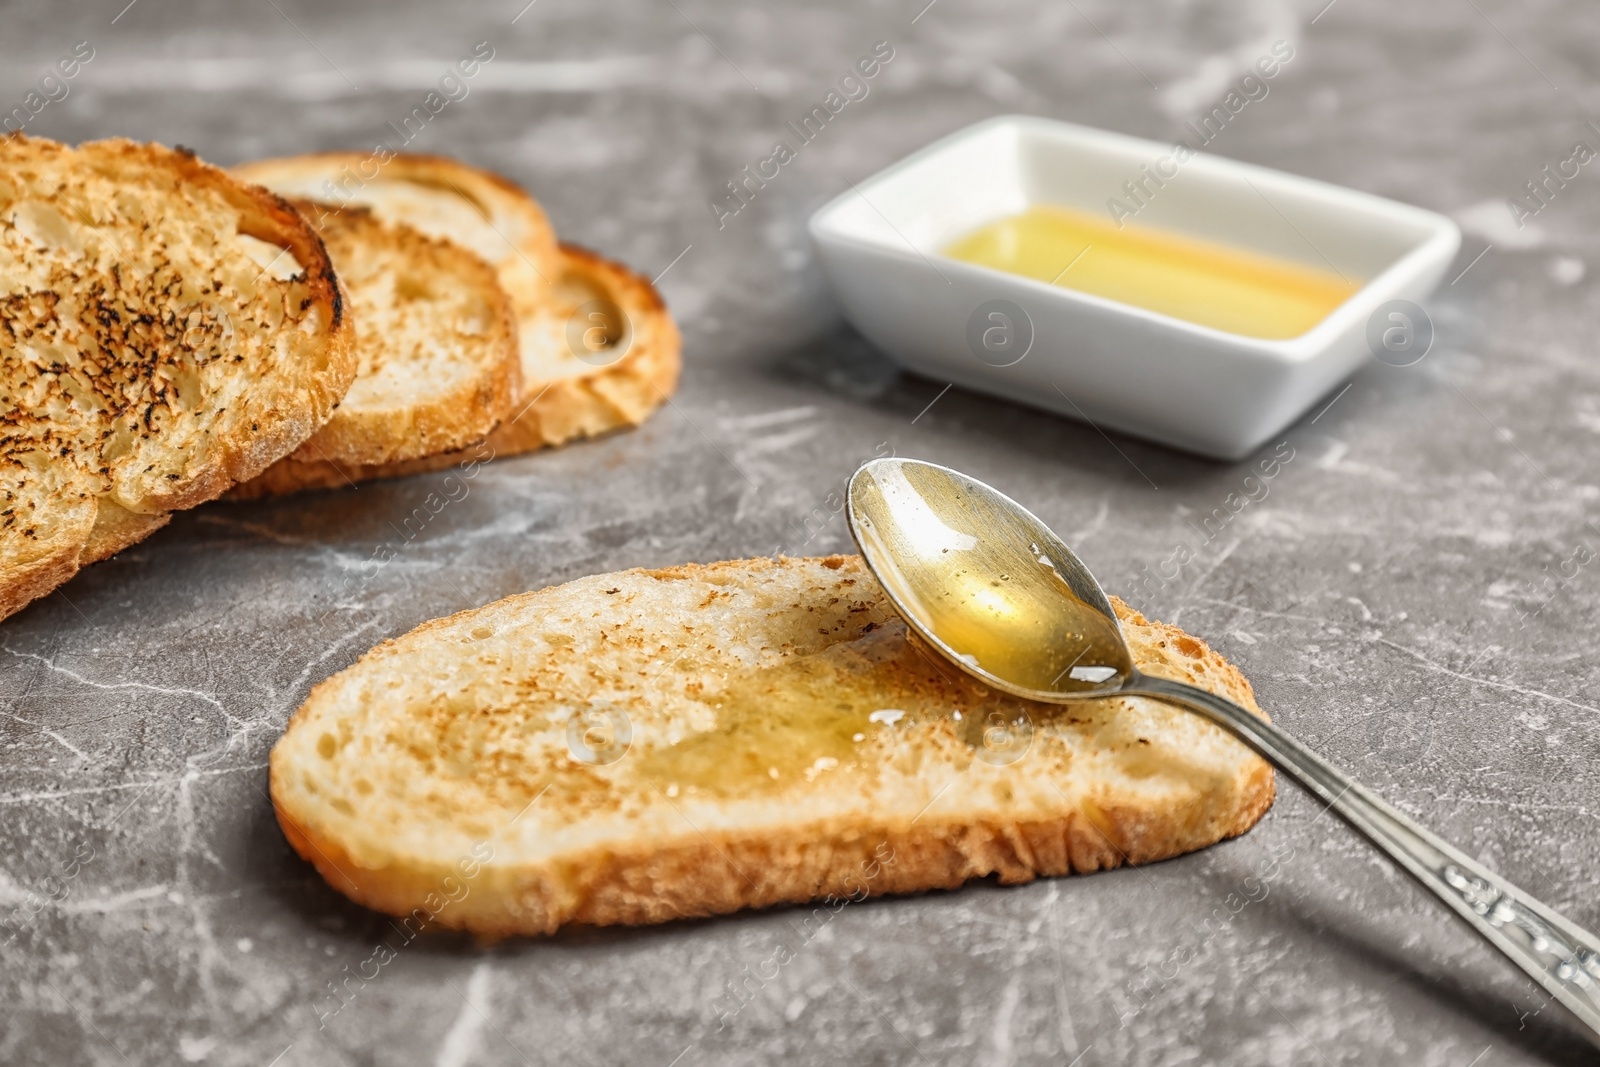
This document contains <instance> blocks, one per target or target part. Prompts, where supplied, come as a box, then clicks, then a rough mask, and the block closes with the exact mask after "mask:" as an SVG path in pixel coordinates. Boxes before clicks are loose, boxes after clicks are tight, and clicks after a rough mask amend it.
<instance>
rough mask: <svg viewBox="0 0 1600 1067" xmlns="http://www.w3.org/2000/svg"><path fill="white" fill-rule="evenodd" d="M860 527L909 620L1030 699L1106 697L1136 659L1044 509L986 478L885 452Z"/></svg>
mask: <svg viewBox="0 0 1600 1067" xmlns="http://www.w3.org/2000/svg"><path fill="white" fill-rule="evenodd" d="M848 514H849V520H850V532H851V533H852V534H853V535H854V536H855V539H856V542H857V543H858V544H859V545H860V546H861V550H862V553H863V554H864V555H865V556H866V558H867V560H868V564H869V565H870V566H871V567H872V569H873V573H874V574H876V575H877V577H878V581H879V583H880V584H882V586H883V589H884V592H885V593H887V594H888V596H889V600H890V602H891V603H893V604H894V606H895V609H896V610H897V611H899V613H900V615H901V617H902V618H904V619H905V621H906V625H907V626H909V627H911V628H912V629H913V630H915V631H916V633H917V634H918V636H920V637H921V638H922V639H923V641H924V642H926V643H927V644H928V645H931V646H932V647H933V648H935V649H936V650H937V651H938V652H939V653H940V654H941V655H943V656H945V657H946V658H947V659H949V660H950V661H951V662H952V663H954V664H956V665H957V666H958V667H960V668H961V669H962V670H964V671H966V672H967V673H969V674H971V675H973V676H974V677H976V678H977V679H979V680H980V681H982V682H984V683H986V684H988V685H990V686H992V687H993V688H995V689H999V690H1001V691H1002V692H1006V693H1010V694H1012V695H1013V696H1019V697H1024V698H1026V699H1029V700H1044V701H1060V700H1063V699H1082V698H1086V697H1093V696H1104V695H1108V694H1111V693H1114V692H1116V691H1117V690H1119V689H1121V688H1122V686H1123V684H1124V683H1125V682H1126V681H1127V680H1128V679H1129V678H1131V677H1132V676H1133V673H1134V671H1133V656H1132V654H1131V653H1130V652H1129V651H1128V645H1127V642H1126V641H1125V640H1124V639H1123V636H1122V629H1121V627H1120V626H1118V624H1117V616H1116V614H1115V613H1114V612H1113V611H1112V610H1111V602H1110V601H1109V600H1108V599H1106V595H1105V593H1104V592H1103V591H1102V590H1101V588H1100V586H1099V584H1098V583H1097V582H1096V581H1095V580H1094V576H1093V575H1091V574H1090V573H1089V571H1088V570H1087V569H1086V568H1085V567H1084V566H1083V564H1082V563H1081V562H1079V560H1078V557H1077V556H1075V555H1073V553H1072V550H1071V549H1069V548H1068V547H1067V546H1066V545H1065V544H1063V543H1062V542H1061V539H1060V538H1058V537H1057V536H1056V535H1055V534H1054V533H1053V532H1052V531H1051V530H1050V528H1049V527H1048V526H1046V525H1045V524H1044V523H1043V522H1042V521H1041V520H1040V519H1039V518H1038V517H1037V516H1035V515H1034V514H1033V513H1032V512H1030V511H1028V510H1027V509H1026V508H1023V507H1022V506H1021V505H1019V504H1017V503H1016V502H1015V501H1013V500H1011V499H1010V498H1009V497H1006V496H1004V495H1003V494H1001V493H1000V492H998V491H997V490H995V489H993V488H992V487H990V486H988V485H985V484H984V483H983V482H980V481H978V480H977V479H975V478H969V477H967V476H966V475H964V474H961V473H960V472H958V471H953V470H951V469H949V468H948V467H940V466H936V465H934V464H932V463H922V462H918V461H914V460H903V459H895V458H890V459H879V460H873V461H871V462H869V463H867V464H866V465H865V466H863V467H862V468H861V469H860V470H858V471H856V473H855V476H854V477H853V478H851V479H850V490H849V494H848Z"/></svg>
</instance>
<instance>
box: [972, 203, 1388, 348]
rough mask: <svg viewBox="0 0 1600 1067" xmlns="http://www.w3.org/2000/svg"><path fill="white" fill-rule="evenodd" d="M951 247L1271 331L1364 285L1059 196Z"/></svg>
mask: <svg viewBox="0 0 1600 1067" xmlns="http://www.w3.org/2000/svg"><path fill="white" fill-rule="evenodd" d="M945 255H948V256H951V257H953V258H955V259H960V260H965V261H966V262H968V263H976V264H979V265H980V266H985V267H992V268H994V269H995V270H1003V271H1007V272H1009V273H1012V274H1020V275H1022V276H1023V277H1026V278H1034V279H1037V280H1038V281H1042V282H1047V283H1049V284H1052V285H1059V286H1063V287H1064V288H1068V289H1076V290H1078V291H1079V292H1084V293H1090V294H1092V295H1094V296H1100V297H1105V298H1106V299H1108V300H1116V301H1119V302H1121V303H1124V304H1132V305H1133V306H1134V307H1141V308H1145V309H1146V310H1149V311H1155V312H1159V313H1160V314H1163V315H1171V316H1172V317H1173V318H1178V319H1185V320H1187V321H1189V322H1193V323H1198V324H1199V325H1202V326H1210V327H1212V328H1214V329H1218V330H1226V331H1227V332H1229V333H1236V334H1242V335H1244V336H1246V337H1258V338H1263V339H1269V340H1277V339H1284V338H1289V337H1298V336H1300V335H1301V334H1303V333H1305V332H1306V331H1307V330H1309V329H1311V328H1312V327H1313V326H1315V325H1316V324H1317V323H1319V322H1321V321H1322V320H1323V319H1324V318H1326V317H1327V316H1328V313H1329V312H1331V311H1332V310H1333V309H1334V308H1336V307H1338V306H1339V305H1340V304H1341V303H1343V302H1344V300H1345V299H1346V298H1347V297H1348V296H1350V294H1352V293H1354V292H1355V291H1356V289H1357V288H1359V283H1357V282H1355V281H1353V280H1347V279H1345V278H1341V277H1340V276H1339V275H1337V274H1335V273H1333V272H1332V271H1324V270H1320V269H1317V268H1314V267H1308V266H1306V265H1304V264H1300V263H1291V262H1289V261H1288V260H1282V259H1276V258H1273V257H1270V256H1262V255H1258V254H1255V253H1252V252H1245V251H1242V250H1240V249H1236V248H1229V247H1226V246H1224V245H1219V244H1214V243H1212V242H1209V241H1202V240H1197V239H1195V238H1192V237H1184V236H1181V235H1178V234H1175V233H1169V232H1166V231H1163V230H1157V229H1150V228H1146V227H1139V226H1135V225H1131V224H1129V225H1125V226H1123V227H1122V228H1121V229H1118V228H1117V226H1116V224H1114V223H1112V222H1108V221H1105V220H1102V219H1099V218H1097V217H1095V216H1093V215H1090V214H1087V213H1085V212H1081V211H1073V210H1069V209H1067V208H1061V207H1055V206H1051V205H1036V206H1034V207H1031V208H1029V209H1028V210H1027V211H1024V212H1022V213H1021V214H1020V215H1012V216H1010V217H1008V218H1003V219H1000V220H998V221H996V222H991V223H989V224H988V225H986V226H984V227H982V228H981V229H978V230H976V231H974V232H972V233H970V234H968V235H967V236H965V237H962V238H961V239H960V240H958V241H956V242H955V243H953V244H951V245H950V246H949V247H948V248H946V249H945Z"/></svg>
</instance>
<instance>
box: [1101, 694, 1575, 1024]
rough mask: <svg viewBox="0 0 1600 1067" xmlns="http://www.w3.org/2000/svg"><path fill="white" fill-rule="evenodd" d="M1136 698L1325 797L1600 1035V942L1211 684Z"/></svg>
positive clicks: (1359, 829)
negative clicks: (1223, 736)
mask: <svg viewBox="0 0 1600 1067" xmlns="http://www.w3.org/2000/svg"><path fill="white" fill-rule="evenodd" d="M1123 692H1125V693H1128V694H1130V695H1142V696H1150V697H1155V698H1157V699H1160V700H1165V701H1169V702H1171V703H1173V704H1178V705H1181V706H1182V707H1185V708H1188V709H1189V710H1191V711H1196V712H1199V713H1200V714H1201V715H1204V716H1205V717H1206V718H1208V719H1210V720H1211V721H1212V722H1214V723H1216V724H1217V725H1219V726H1221V727H1222V728H1223V729H1225V730H1227V731H1228V732H1229V733H1232V734H1233V735H1234V736H1236V737H1238V738H1239V739H1240V740H1241V741H1243V742H1245V743H1246V744H1247V745H1249V746H1250V747H1251V748H1253V749H1255V750H1256V751H1257V752H1258V753H1260V754H1261V755H1262V757H1264V758H1265V759H1266V760H1267V761H1268V762H1269V763H1271V764H1273V765H1274V766H1276V767H1277V768H1279V769H1280V770H1282V771H1283V772H1284V773H1285V774H1288V775H1289V776H1290V777H1292V778H1294V779H1295V780H1296V781H1298V782H1299V783H1300V784H1301V785H1302V786H1304V787H1305V788H1306V789H1308V790H1310V791H1311V792H1312V793H1314V794H1316V795H1317V796H1318V797H1321V798H1322V799H1323V800H1324V801H1326V802H1327V804H1328V807H1330V808H1332V809H1333V811H1334V813H1335V814H1337V815H1339V816H1340V817H1341V818H1343V819H1344V820H1345V821H1346V822H1348V823H1349V824H1350V825H1351V826H1353V827H1355V828H1356V829H1357V830H1358V831H1360V832H1361V833H1362V835H1364V836H1365V837H1366V838H1367V839H1368V840H1369V841H1371V842H1372V843H1373V844H1374V845H1376V846H1378V848H1380V849H1382V850H1383V851H1384V852H1387V853H1388V854H1389V856H1390V857H1391V858H1393V859H1394V860H1395V862H1397V863H1399V864H1400V866H1401V867H1403V868H1405V869H1406V871H1407V872H1409V873H1410V874H1411V876H1412V877H1414V878H1415V879H1416V880H1417V881H1419V882H1421V883H1422V884H1423V885H1424V886H1425V887H1426V888H1428V889H1430V890H1432V891H1433V892H1434V893H1435V894H1436V895H1437V896H1438V897H1439V898H1440V899H1441V900H1443V901H1444V902H1445V903H1446V904H1448V905H1449V906H1450V907H1451V908H1452V909H1453V910H1454V911H1455V913H1456V914H1457V915H1459V916H1461V918H1463V919H1465V920H1466V921H1467V923H1468V924H1469V925H1471V926H1472V928H1473V929H1475V930H1477V931H1478V933H1480V934H1482V935H1483V936H1484V938H1486V939H1487V940H1488V941H1489V942H1490V943H1491V944H1493V945H1494V946H1495V948H1498V949H1499V950H1500V951H1501V952H1503V953H1505V954H1506V955H1507V956H1509V957H1510V958H1511V961H1512V962H1513V963H1515V964H1517V966H1519V967H1521V968H1522V969H1523V970H1524V971H1526V972H1527V973H1528V975H1529V976H1530V977H1532V978H1533V980H1534V981H1536V982H1538V983H1539V985H1540V986H1542V987H1543V988H1544V990H1545V991H1546V992H1547V993H1549V994H1550V995H1551V996H1553V997H1555V998H1556V1000H1558V1001H1560V1002H1561V1003H1562V1004H1564V1005H1566V1007H1567V1008H1568V1009H1570V1010H1571V1011H1572V1013H1573V1014H1574V1015H1576V1016H1577V1017H1578V1018H1579V1019H1580V1020H1581V1021H1582V1022H1583V1023H1584V1025H1585V1026H1586V1027H1588V1029H1589V1031H1590V1038H1591V1040H1596V1041H1600V938H1597V937H1596V936H1595V935H1594V934H1592V933H1590V932H1589V931H1587V930H1585V929H1583V928H1582V927H1581V926H1579V925H1578V924H1577V923H1574V922H1572V921H1571V920H1569V919H1567V918H1565V917H1563V916H1562V915H1560V914H1559V913H1558V912H1556V911H1555V910H1553V909H1551V908H1549V907H1547V906H1545V905H1544V904H1541V903H1540V902H1539V901H1538V900H1536V899H1534V898H1533V896H1532V895H1530V894H1529V893H1527V892H1526V891H1524V890H1522V889H1518V888H1517V887H1516V886H1514V885H1512V884H1511V883H1510V882H1508V881H1506V880H1505V879H1504V878H1501V877H1500V876H1499V875H1497V874H1495V873H1493V872H1492V871H1490V870H1489V869H1488V868H1486V867H1484V866H1483V865H1482V864H1481V863H1478V862H1477V861H1476V860H1473V859H1471V858H1470V857H1468V856H1467V855H1466V854H1465V853H1463V852H1462V851H1460V850H1459V849H1457V848H1455V847H1454V846H1452V845H1450V844H1448V843H1446V842H1445V841H1444V840H1443V839H1441V838H1440V837H1438V836H1437V835H1435V834H1434V833H1432V832H1431V831H1429V830H1426V829H1424V828H1423V827H1421V826H1419V825H1417V824H1416V823H1415V822H1413V821H1412V820H1411V819H1410V818H1409V817H1407V816H1406V815H1404V814H1402V813H1401V812H1399V811H1398V810H1396V809H1395V808H1393V807H1392V806H1390V805H1389V804H1388V803H1386V802H1385V801H1383V800H1380V799H1379V798H1378V797H1376V796H1374V795H1373V794H1372V793H1370V792H1368V791H1367V790H1366V789H1365V788H1364V787H1362V786H1361V785H1358V784H1357V783H1356V782H1355V781H1354V780H1352V779H1351V778H1350V777H1349V776H1348V775H1346V774H1345V773H1344V772H1342V771H1340V770H1338V769H1337V768H1335V767H1334V766H1333V765H1332V764H1331V763H1329V762H1328V761H1327V760H1325V759H1323V758H1322V757H1321V756H1319V755H1317V754H1316V753H1315V752H1313V751H1312V750H1311V749H1309V748H1307V747H1306V746H1305V745H1302V744H1301V743H1300V742H1299V741H1296V740H1295V739H1294V738H1293V737H1290V736H1289V735H1288V734H1286V733H1284V732H1283V731H1282V730H1280V729H1279V728H1278V727H1276V726H1274V725H1273V724H1271V723H1269V722H1266V721H1265V720H1263V719H1259V718H1257V717H1256V716H1254V715H1252V714H1250V712H1248V711H1246V710H1245V709H1243V708H1241V707H1239V705H1237V704H1235V703H1233V702H1232V701H1229V700H1224V699H1223V698H1222V697H1219V696H1216V695H1214V694H1212V693H1208V692H1206V691H1205V690H1204V689H1199V688H1196V687H1195V686H1192V685H1187V684H1185V683H1183V682H1174V681H1171V680H1169V679H1166V678H1153V677H1151V676H1149V675H1137V676H1135V677H1134V678H1132V679H1131V680H1130V681H1129V682H1128V683H1127V685H1126V686H1125V687H1124V689H1123Z"/></svg>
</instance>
